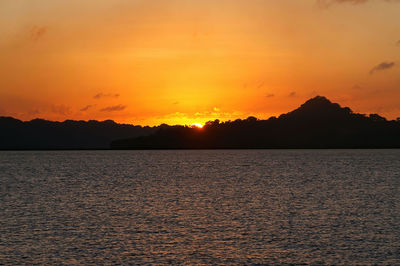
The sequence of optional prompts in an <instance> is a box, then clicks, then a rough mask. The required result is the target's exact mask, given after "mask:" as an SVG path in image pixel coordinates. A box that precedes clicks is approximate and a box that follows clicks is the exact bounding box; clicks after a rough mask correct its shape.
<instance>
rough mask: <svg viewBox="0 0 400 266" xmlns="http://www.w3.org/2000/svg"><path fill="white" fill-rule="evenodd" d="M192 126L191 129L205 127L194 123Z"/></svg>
mask: <svg viewBox="0 0 400 266" xmlns="http://www.w3.org/2000/svg"><path fill="white" fill-rule="evenodd" d="M190 126H191V127H197V128H203V125H202V124H200V123H192V124H191V125H190Z"/></svg>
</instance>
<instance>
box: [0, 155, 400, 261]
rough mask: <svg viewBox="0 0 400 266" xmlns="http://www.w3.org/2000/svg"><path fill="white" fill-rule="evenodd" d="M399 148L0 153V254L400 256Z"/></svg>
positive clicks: (84, 257)
mask: <svg viewBox="0 0 400 266" xmlns="http://www.w3.org/2000/svg"><path fill="white" fill-rule="evenodd" d="M399 185H400V150H283V151H278V150H249V151H243V150H240V151H239V150H232V151H224V150H219V151H41V152H34V151H31V152H4V151H3V152H0V264H11V263H13V264H32V263H42V264H49V263H52V264H121V263H125V264H126V263H128V262H130V263H138V264H140V263H142V264H145V263H163V264H164V263H173V264H177V263H200V264H210V263H212V264H226V263H235V264H257V263H264V264H265V263H268V264H278V263H279V264H290V263H316V264H319V263H325V264H376V263H378V264H400V208H399V199H400V186H399Z"/></svg>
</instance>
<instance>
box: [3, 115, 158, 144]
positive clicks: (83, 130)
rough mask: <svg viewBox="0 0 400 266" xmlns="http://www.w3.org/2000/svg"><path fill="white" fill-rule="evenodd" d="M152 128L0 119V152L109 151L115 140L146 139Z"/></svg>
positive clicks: (111, 123) (103, 123) (110, 123)
mask: <svg viewBox="0 0 400 266" xmlns="http://www.w3.org/2000/svg"><path fill="white" fill-rule="evenodd" d="M155 131H156V128H150V127H140V126H132V125H122V124H117V123H115V122H114V121H111V120H108V121H103V122H98V121H88V122H85V121H72V120H67V121H64V122H52V121H47V120H42V119H35V120H32V121H29V122H22V121H20V120H17V119H14V118H11V117H0V150H1V149H2V150H5V149H10V150H31V149H37V150H42V149H50V150H51V149H109V147H110V142H111V141H112V140H115V139H120V138H129V137H136V136H143V135H148V134H151V133H153V132H155Z"/></svg>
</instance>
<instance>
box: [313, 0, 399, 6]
mask: <svg viewBox="0 0 400 266" xmlns="http://www.w3.org/2000/svg"><path fill="white" fill-rule="evenodd" d="M380 1H384V2H388V3H395V2H397V3H398V2H400V1H399V0H380ZM368 2H370V0H317V5H318V6H320V7H329V6H331V5H333V4H353V5H359V4H365V3H368Z"/></svg>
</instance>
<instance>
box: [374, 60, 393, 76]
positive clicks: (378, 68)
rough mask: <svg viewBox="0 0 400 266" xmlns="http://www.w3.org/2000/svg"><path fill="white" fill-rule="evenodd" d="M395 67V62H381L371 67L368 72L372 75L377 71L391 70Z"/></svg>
mask: <svg viewBox="0 0 400 266" xmlns="http://www.w3.org/2000/svg"><path fill="white" fill-rule="evenodd" d="M395 65H396V63H395V62H382V63H380V64H379V65H377V66H375V67H373V68H372V69H371V71H369V74H370V75H372V74H374V73H375V72H377V71H384V70H388V69H391V68H393V67H394V66H395Z"/></svg>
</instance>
